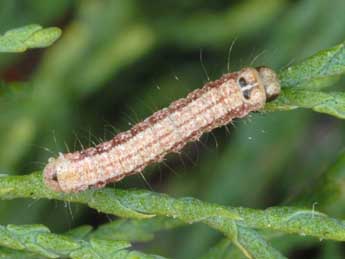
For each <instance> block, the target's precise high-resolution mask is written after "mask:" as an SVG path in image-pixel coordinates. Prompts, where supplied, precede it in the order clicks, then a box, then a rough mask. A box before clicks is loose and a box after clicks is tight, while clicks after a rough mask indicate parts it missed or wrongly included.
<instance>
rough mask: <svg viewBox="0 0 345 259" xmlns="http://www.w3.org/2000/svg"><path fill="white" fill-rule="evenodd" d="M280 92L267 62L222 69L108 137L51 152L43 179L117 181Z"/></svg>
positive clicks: (95, 184) (69, 188)
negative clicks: (89, 144)
mask: <svg viewBox="0 0 345 259" xmlns="http://www.w3.org/2000/svg"><path fill="white" fill-rule="evenodd" d="M279 93H280V83H279V80H278V77H277V75H276V73H275V72H274V71H273V70H272V69H270V68H268V67H258V68H252V67H247V68H243V69H241V70H240V71H238V72H233V73H227V74H224V75H223V76H222V77H221V78H219V79H218V80H215V81H212V82H208V83H206V84H205V85H204V86H203V87H202V88H200V89H197V90H194V91H192V92H191V93H189V94H188V95H187V96H186V97H185V98H181V99H178V100H176V101H174V102H172V103H171V104H170V105H169V107H167V108H163V109H161V110H159V111H157V112H155V113H154V114H152V115H151V116H150V117H148V118H146V119H145V120H144V121H142V122H140V123H138V124H136V125H135V126H133V127H132V128H131V129H130V130H128V131H125V132H122V133H119V134H117V135H116V136H115V137H114V138H113V139H111V140H109V141H106V142H104V143H101V144H98V145H96V146H95V147H90V148H87V149H84V150H81V151H76V152H72V153H66V154H62V153H60V154H59V155H58V157H57V158H49V160H48V163H47V165H46V166H45V168H44V170H43V178H44V182H45V184H46V185H47V186H48V187H49V188H51V189H52V190H54V191H58V192H66V193H71V192H80V191H83V190H86V189H88V188H101V187H104V186H105V185H106V184H107V183H111V182H117V181H120V180H121V179H123V178H124V177H126V176H128V175H132V174H136V173H139V172H142V171H143V169H144V168H145V167H147V166H148V165H150V164H152V163H159V162H160V161H162V160H163V158H164V157H165V156H166V155H167V154H168V153H171V152H179V151H180V150H181V149H182V148H183V147H184V146H185V145H186V144H187V143H188V142H191V141H196V140H198V139H199V138H200V137H201V135H202V134H204V133H206V132H210V131H212V130H213V129H214V128H217V127H220V126H223V125H226V124H228V123H229V122H230V121H232V120H233V119H234V118H242V117H245V116H246V115H248V113H250V112H252V111H258V110H260V109H262V108H263V107H264V105H265V103H266V102H267V101H271V100H273V99H275V98H276V97H277V96H278V95H279Z"/></svg>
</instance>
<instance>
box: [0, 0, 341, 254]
mask: <svg viewBox="0 0 345 259" xmlns="http://www.w3.org/2000/svg"><path fill="white" fill-rule="evenodd" d="M344 10H345V1H344V0H330V1H328V0H290V1H289V0H246V1H239V0H233V1H229V0H228V1H225V0H223V1H204V0H189V1H185V0H175V1H162V0H156V1H149V0H113V1H111V0H108V1H106V0H104V1H98V0H84V1H68V0H59V1H46V0H35V1H33V0H32V1H29V0H23V1H22V0H16V1H14V0H3V1H1V2H0V31H1V33H3V32H5V31H6V30H8V29H11V28H15V27H19V26H23V25H26V24H32V23H38V24H41V25H43V26H58V27H60V28H62V30H63V35H62V38H61V39H60V40H58V42H56V43H55V44H54V45H53V46H52V47H50V48H48V49H44V50H30V51H28V52H26V53H25V54H1V58H0V73H1V79H2V81H3V83H2V84H1V85H0V111H1V112H0V143H1V149H0V173H1V174H15V173H17V174H19V173H22V174H25V173H29V172H32V171H35V170H41V169H42V168H43V167H44V164H45V162H46V161H47V159H48V157H50V156H56V155H57V153H58V152H66V151H67V148H68V149H69V150H77V149H80V148H81V146H84V147H87V146H90V145H93V143H99V142H100V141H101V140H102V139H109V138H111V137H112V136H113V135H114V134H115V133H117V132H119V131H123V130H126V129H128V128H129V127H130V126H131V125H133V124H135V123H137V122H139V121H140V120H142V119H144V118H145V117H146V116H148V115H150V114H151V113H152V112H153V111H155V110H157V109H159V108H162V107H164V106H167V105H168V104H169V103H170V102H171V101H173V100H175V99H176V98H180V97H183V96H185V95H186V94H187V93H188V92H189V91H191V90H192V89H195V88H198V87H201V86H202V85H203V84H204V83H206V82H207V75H206V74H205V72H204V69H203V66H202V64H204V66H205V68H206V71H207V74H208V75H209V77H210V79H211V80H214V79H217V78H218V77H219V76H221V75H222V74H223V73H226V72H227V67H228V61H229V58H228V57H229V55H228V52H229V48H230V46H231V45H232V44H233V48H232V51H231V55H230V70H231V71H234V70H238V69H240V68H241V67H243V66H248V65H254V66H259V65H267V66H271V67H272V68H274V69H276V70H278V71H279V70H280V69H283V68H284V67H286V66H288V65H289V64H292V63H295V62H298V61H300V60H302V59H303V58H305V57H308V56H309V55H311V54H313V53H315V52H316V51H318V50H321V49H324V48H327V47H331V46H333V45H335V44H337V43H340V42H342V41H343V40H344V39H345V15H344ZM200 53H202V62H201V59H200ZM343 81H344V80H343ZM342 85H343V82H342V81H340V82H338V84H337V85H336V86H335V88H337V87H338V88H339V89H341V87H342ZM228 129H229V130H226V129H225V128H221V129H217V130H215V131H214V132H213V133H211V134H208V135H205V136H203V137H202V139H201V141H200V142H198V143H191V144H190V145H188V147H187V148H185V149H184V151H183V152H182V153H181V154H180V155H171V156H169V157H168V158H167V160H166V161H165V162H164V163H162V164H160V165H155V166H152V167H150V168H148V169H146V170H145V172H144V174H145V177H146V179H147V181H148V183H149V184H146V183H145V181H144V180H143V179H142V178H141V177H140V176H131V177H129V178H126V179H125V180H124V181H122V182H120V183H117V184H116V187H121V188H129V187H137V188H146V189H148V188H152V189H153V190H154V191H158V192H164V193H168V194H170V195H173V196H175V197H182V196H193V197H196V198H199V199H201V200H203V201H208V202H215V203H218V204H223V205H232V206H245V207H252V208H262V209H263V208H266V207H269V206H273V205H282V204H287V203H288V202H289V201H290V200H292V199H293V198H294V197H295V196H296V195H298V194H299V193H301V192H304V191H306V190H308V189H309V188H311V186H312V183H313V182H314V181H315V179H316V178H317V177H318V176H319V175H320V174H321V173H322V172H323V171H325V170H326V169H327V167H329V166H330V165H331V164H332V163H333V162H334V161H335V159H336V157H337V155H338V154H339V152H340V151H341V150H342V149H343V147H344V140H345V134H344V129H345V125H344V123H343V122H342V121H340V120H338V119H335V118H332V117H330V116H327V115H321V114H317V113H313V112H311V111H307V110H295V111H290V112H279V113H266V114H262V113H261V114H259V113H257V114H252V115H250V116H249V117H247V118H245V119H243V120H241V121H235V122H234V124H233V125H229V126H228ZM312 205H313V204H312V203H311V204H310V208H311V207H312ZM344 211H345V206H343V208H341V207H339V208H337V210H336V211H333V212H332V214H331V216H337V217H340V218H341V217H342V216H343V212H344ZM109 220H113V219H112V218H110V217H109V216H106V215H103V214H100V213H97V212H95V211H93V210H91V209H88V208H86V207H83V206H80V205H75V204H64V203H61V202H57V201H43V200H39V201H32V200H14V201H8V202H5V201H2V202H1V203H0V223H1V224H9V223H13V224H30V223H42V224H45V225H47V226H48V227H49V228H50V229H51V230H52V231H55V232H63V231H67V230H69V229H71V228H72V227H75V226H78V225H81V224H86V223H87V224H92V225H94V226H98V225H100V224H102V223H105V222H108V221H109ZM157 237H158V238H156V239H155V240H154V241H153V242H151V243H149V244H145V245H144V244H139V247H140V248H141V249H143V250H145V251H149V252H154V253H156V254H160V255H164V256H171V257H174V258H196V257H197V256H199V255H201V254H203V253H204V252H205V251H207V249H208V248H209V247H210V246H212V245H213V244H215V243H216V242H217V241H218V240H219V239H220V238H221V235H220V234H218V233H216V232H214V231H212V230H210V229H209V228H207V227H205V226H202V225H193V226H188V227H183V228H180V229H176V230H169V231H165V232H161V233H159V234H158V235H157ZM273 244H274V246H276V247H277V248H278V249H281V250H282V251H283V252H284V253H285V254H286V255H288V256H289V258H336V256H337V255H338V256H339V258H342V257H341V253H340V251H341V250H340V249H341V247H339V245H338V244H334V243H332V242H329V243H328V242H325V241H323V242H322V243H316V244H315V243H314V242H311V243H310V242H306V241H305V238H300V237H296V238H292V237H289V238H280V239H278V240H274V241H273ZM330 256H331V257H330Z"/></svg>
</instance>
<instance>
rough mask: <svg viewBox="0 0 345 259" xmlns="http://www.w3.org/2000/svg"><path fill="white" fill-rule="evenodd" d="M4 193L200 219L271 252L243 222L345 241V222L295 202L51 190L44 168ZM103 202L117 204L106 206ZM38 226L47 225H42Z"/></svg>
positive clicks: (4, 185)
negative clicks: (233, 202) (220, 201)
mask: <svg viewBox="0 0 345 259" xmlns="http://www.w3.org/2000/svg"><path fill="white" fill-rule="evenodd" d="M17 186H21V188H17ZM0 197H1V198H2V199H14V198H25V197H31V198H34V199H38V198H49V199H58V200H65V201H70V202H79V203H85V204H88V205H90V204H91V205H92V207H93V208H96V209H97V210H99V211H103V209H104V211H105V212H106V213H111V214H114V215H118V216H121V217H129V218H137V217H138V215H139V218H140V217H142V216H141V215H151V216H152V215H160V216H167V217H172V218H176V219H179V220H181V221H183V222H185V223H194V222H202V223H205V224H207V225H209V226H210V227H212V228H214V229H216V230H218V231H220V232H222V233H224V234H225V235H226V236H227V237H228V238H229V239H230V240H232V241H233V242H234V244H236V245H237V246H238V247H240V248H241V250H242V251H247V253H248V254H254V253H255V250H253V249H254V248H255V247H257V246H260V247H261V249H264V248H265V247H266V248H265V249H266V250H267V251H271V252H269V253H272V254H274V253H278V252H277V251H275V250H274V249H273V248H272V247H270V246H269V245H267V244H265V245H263V241H262V240H261V239H259V237H260V236H257V235H256V234H254V233H253V234H251V235H250V236H253V235H255V236H257V241H258V245H257V246H254V247H251V246H252V245H253V244H252V242H251V243H248V242H245V241H244V242H242V241H241V240H242V239H243V237H246V233H247V231H246V230H243V228H245V229H246V228H248V229H250V228H254V229H266V230H271V231H277V232H283V233H289V234H293V233H294V234H299V235H309V236H313V237H317V238H320V239H331V240H338V241H345V224H344V222H342V221H339V220H336V219H333V218H330V217H328V216H327V215H325V214H322V213H320V212H317V211H314V210H306V209H299V208H293V207H280V208H279V207H277V208H270V209H267V210H254V209H246V208H232V207H224V206H219V205H216V204H210V203H205V202H201V201H200V200H196V199H193V198H182V199H174V198H172V197H169V196H168V195H165V194H158V193H153V192H149V191H138V190H128V191H125V190H118V189H110V188H104V189H101V190H97V191H93V190H89V191H85V192H82V193H78V194H63V193H57V192H53V191H50V190H48V189H47V187H45V186H44V184H43V181H42V174H41V173H34V174H31V175H27V176H7V177H2V178H0ZM104 204H115V205H114V206H104ZM119 204H120V205H121V206H119ZM37 231H41V232H42V231H43V232H44V231H47V230H46V229H41V228H40V229H37ZM242 231H244V232H242ZM248 231H249V230H248ZM6 237H7V239H6V240H9V239H10V238H11V236H6ZM260 240H261V241H260ZM7 242H9V241H7ZM260 244H261V245H260ZM262 251H264V250H262ZM272 251H274V252H272Z"/></svg>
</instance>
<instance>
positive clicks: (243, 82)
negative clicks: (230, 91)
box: [238, 77, 250, 100]
mask: <svg viewBox="0 0 345 259" xmlns="http://www.w3.org/2000/svg"><path fill="white" fill-rule="evenodd" d="M238 84H239V85H240V87H241V88H244V87H246V86H247V85H248V82H247V80H246V79H244V78H243V77H240V78H239V79H238ZM243 96H244V98H245V99H246V100H249V99H250V90H249V89H248V90H244V91H243Z"/></svg>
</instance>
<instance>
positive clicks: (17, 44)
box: [0, 24, 61, 52]
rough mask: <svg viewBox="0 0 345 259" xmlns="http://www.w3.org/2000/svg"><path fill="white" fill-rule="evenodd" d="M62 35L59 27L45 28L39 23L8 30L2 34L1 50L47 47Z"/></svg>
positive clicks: (0, 40)
mask: <svg viewBox="0 0 345 259" xmlns="http://www.w3.org/2000/svg"><path fill="white" fill-rule="evenodd" d="M60 36H61V30H60V29H59V28H57V27H50V28H46V29H43V28H42V26H40V25H37V24H32V25H27V26H24V27H20V28H17V29H13V30H10V31H7V32H6V33H5V34H4V35H3V36H0V52H24V51H26V50H27V49H30V48H45V47H49V46H50V45H51V44H53V43H54V42H55V41H56V40H57V39H58V38H60Z"/></svg>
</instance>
